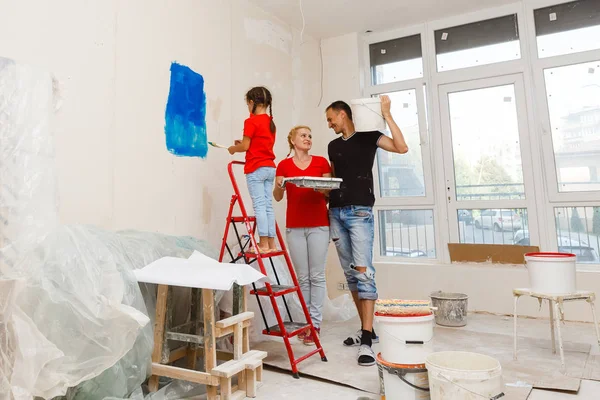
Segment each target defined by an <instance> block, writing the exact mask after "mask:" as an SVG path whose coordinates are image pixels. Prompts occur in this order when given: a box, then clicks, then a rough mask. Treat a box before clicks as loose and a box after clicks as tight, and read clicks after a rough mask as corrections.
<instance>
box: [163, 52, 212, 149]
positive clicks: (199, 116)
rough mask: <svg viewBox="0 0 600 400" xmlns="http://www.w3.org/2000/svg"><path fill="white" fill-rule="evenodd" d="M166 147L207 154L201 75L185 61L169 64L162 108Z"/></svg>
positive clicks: (204, 101)
mask: <svg viewBox="0 0 600 400" xmlns="http://www.w3.org/2000/svg"><path fill="white" fill-rule="evenodd" d="M165 135H166V139H167V149H168V150H169V151H170V152H171V153H173V154H175V155H177V156H184V157H202V158H204V157H206V153H207V152H208V141H207V139H206V93H204V78H203V77H202V75H200V74H198V73H197V72H194V71H192V70H191V69H190V68H188V67H186V66H185V65H180V64H177V63H176V62H174V63H172V64H171V88H170V90H169V99H168V100H167V109H166V111H165Z"/></svg>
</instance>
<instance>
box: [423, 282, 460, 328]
mask: <svg viewBox="0 0 600 400" xmlns="http://www.w3.org/2000/svg"><path fill="white" fill-rule="evenodd" d="M429 297H430V298H431V305H432V306H433V307H436V308H437V310H435V311H434V312H433V314H434V315H435V323H436V324H438V325H441V326H453V327H458V326H465V325H467V310H468V304H467V303H468V301H469V296H467V295H466V294H463V293H448V292H442V291H441V290H440V291H437V292H433V293H431V294H430V295H429Z"/></svg>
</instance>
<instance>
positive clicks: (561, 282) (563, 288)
mask: <svg viewBox="0 0 600 400" xmlns="http://www.w3.org/2000/svg"><path fill="white" fill-rule="evenodd" d="M576 260H577V257H576V256H575V254H571V253H527V254H525V261H526V262H527V271H528V272H529V284H530V288H531V290H532V291H533V292H537V293H548V294H567V293H573V292H575V291H577V284H576V276H577V275H576V269H575V263H576Z"/></svg>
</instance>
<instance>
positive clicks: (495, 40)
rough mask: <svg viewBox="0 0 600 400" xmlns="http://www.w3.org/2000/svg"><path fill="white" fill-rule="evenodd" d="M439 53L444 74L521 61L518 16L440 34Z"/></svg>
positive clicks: (439, 64)
mask: <svg viewBox="0 0 600 400" xmlns="http://www.w3.org/2000/svg"><path fill="white" fill-rule="evenodd" d="M435 49H436V55H437V70H438V71H440V72H442V71H450V70H454V69H459V68H467V67H475V66H479V65H486V64H493V63H497V62H502V61H510V60H518V59H520V58H521V46H520V42H519V27H518V24H517V15H516V14H514V15H507V16H505V17H500V18H494V19H489V20H486V21H480V22H475V23H472V24H467V25H460V26H455V27H453V28H446V29H440V30H437V31H435Z"/></svg>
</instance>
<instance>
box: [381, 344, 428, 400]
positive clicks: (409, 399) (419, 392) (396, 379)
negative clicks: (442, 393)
mask: <svg viewBox="0 0 600 400" xmlns="http://www.w3.org/2000/svg"><path fill="white" fill-rule="evenodd" d="M377 368H378V369H379V383H380V387H381V388H380V390H381V399H382V400H429V399H430V397H429V376H428V375H427V369H426V368H425V364H415V365H405V364H393V363H390V362H388V361H386V360H384V359H383V357H382V356H381V353H379V354H378V355H377Z"/></svg>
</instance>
